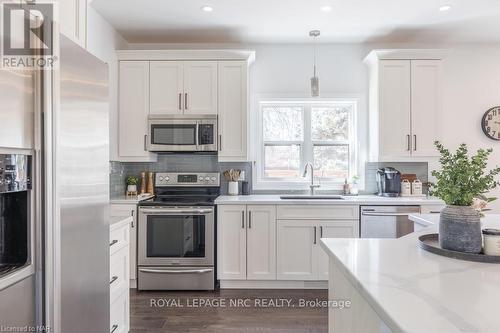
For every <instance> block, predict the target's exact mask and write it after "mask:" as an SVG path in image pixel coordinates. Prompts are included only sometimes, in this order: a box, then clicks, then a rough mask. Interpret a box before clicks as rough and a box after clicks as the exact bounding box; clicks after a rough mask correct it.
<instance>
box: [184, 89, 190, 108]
mask: <svg viewBox="0 0 500 333" xmlns="http://www.w3.org/2000/svg"><path fill="white" fill-rule="evenodd" d="M184 109H185V110H187V109H189V107H188V93H185V94H184Z"/></svg>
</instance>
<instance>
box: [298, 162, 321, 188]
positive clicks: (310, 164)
mask: <svg viewBox="0 0 500 333" xmlns="http://www.w3.org/2000/svg"><path fill="white" fill-rule="evenodd" d="M307 167H311V185H309V188H310V189H311V195H314V192H315V190H316V189H317V188H319V187H320V186H321V185H319V184H318V185H315V184H314V166H313V164H312V163H311V162H307V163H306V166H305V168H304V174H303V175H302V177H305V176H306V175H307Z"/></svg>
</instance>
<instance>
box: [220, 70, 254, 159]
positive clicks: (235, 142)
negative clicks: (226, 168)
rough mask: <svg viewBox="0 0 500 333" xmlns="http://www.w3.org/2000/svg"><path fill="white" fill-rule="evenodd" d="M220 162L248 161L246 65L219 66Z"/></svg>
mask: <svg viewBox="0 0 500 333" xmlns="http://www.w3.org/2000/svg"><path fill="white" fill-rule="evenodd" d="M218 77H219V89H218V92H219V133H220V135H219V160H221V161H224V160H231V161H239V160H241V161H245V160H247V117H248V111H247V110H248V65H247V62H246V61H221V62H219V75H218Z"/></svg>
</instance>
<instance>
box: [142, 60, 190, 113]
mask: <svg viewBox="0 0 500 333" xmlns="http://www.w3.org/2000/svg"><path fill="white" fill-rule="evenodd" d="M183 75H184V73H183V66H182V61H151V62H150V113H151V114H153V115H161V114H182V107H183V105H182V104H183Z"/></svg>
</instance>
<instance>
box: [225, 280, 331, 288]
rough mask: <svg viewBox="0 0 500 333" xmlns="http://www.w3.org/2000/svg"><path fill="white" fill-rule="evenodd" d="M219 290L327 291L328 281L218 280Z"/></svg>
mask: <svg viewBox="0 0 500 333" xmlns="http://www.w3.org/2000/svg"><path fill="white" fill-rule="evenodd" d="M220 289H328V281H283V280H279V281H277V280H272V281H264V280H220Z"/></svg>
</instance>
